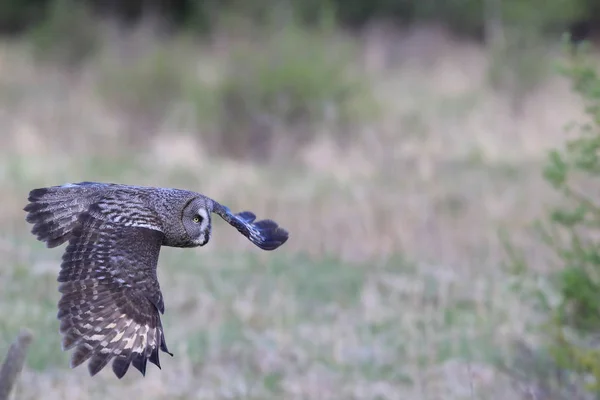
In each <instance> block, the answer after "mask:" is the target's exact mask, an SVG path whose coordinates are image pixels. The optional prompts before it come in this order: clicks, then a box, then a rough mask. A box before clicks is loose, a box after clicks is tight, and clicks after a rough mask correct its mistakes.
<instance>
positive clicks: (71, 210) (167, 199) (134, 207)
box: [24, 182, 288, 379]
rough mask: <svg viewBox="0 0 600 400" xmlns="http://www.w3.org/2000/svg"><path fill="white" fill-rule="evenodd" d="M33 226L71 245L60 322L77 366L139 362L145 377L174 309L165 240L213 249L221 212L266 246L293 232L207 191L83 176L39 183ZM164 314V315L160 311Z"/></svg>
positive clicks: (31, 209) (120, 372) (121, 366)
mask: <svg viewBox="0 0 600 400" xmlns="http://www.w3.org/2000/svg"><path fill="white" fill-rule="evenodd" d="M24 211H26V212H27V218H26V220H27V222H29V223H31V224H33V229H32V231H31V232H32V233H33V234H34V235H36V236H37V239H38V240H40V241H42V242H45V243H46V245H47V247H50V248H52V247H56V246H60V245H61V244H63V243H65V242H68V245H67V248H66V250H65V252H64V254H63V257H62V264H61V268H60V273H59V275H58V282H59V291H60V293H62V296H61V298H60V300H59V303H58V309H59V311H58V319H59V320H60V333H61V334H62V347H63V350H69V349H74V352H73V353H72V355H71V367H72V368H75V367H76V366H78V365H80V364H82V363H83V362H85V361H86V360H89V363H88V369H89V372H90V375H91V376H94V375H95V374H97V373H98V372H99V371H100V370H102V369H103V368H104V367H105V366H106V365H107V364H108V363H109V362H110V361H111V360H114V361H113V362H112V370H113V372H114V373H115V375H116V376H117V377H118V378H119V379H120V378H122V377H123V376H124V375H125V373H126V372H127V370H128V368H129V366H130V365H133V366H134V367H135V368H136V369H138V370H139V371H140V372H141V373H142V375H145V373H146V363H147V361H148V360H149V361H150V362H151V363H154V364H155V365H156V366H157V367H159V368H160V362H159V349H160V350H162V351H163V352H165V353H167V354H169V355H171V356H172V355H173V354H172V353H170V352H169V350H168V349H167V344H166V342H165V335H164V332H163V327H162V325H161V319H160V314H163V313H164V311H165V305H164V301H163V295H162V293H161V290H160V286H159V283H158V279H157V275H156V268H157V264H158V257H159V253H160V249H161V246H170V247H182V248H185V247H197V246H204V245H205V244H206V243H208V241H209V240H210V236H211V213H215V214H217V215H219V216H220V217H221V218H223V219H224V220H225V221H227V222H228V223H229V224H230V225H232V226H233V227H235V228H236V229H237V230H238V231H239V232H240V233H241V234H242V235H244V236H246V237H247V238H248V239H250V241H251V242H252V243H254V244H255V245H256V246H258V247H260V248H261V249H263V250H275V249H276V248H278V247H279V246H281V245H282V244H284V243H285V242H286V241H287V239H288V232H286V231H285V230H284V229H282V228H280V227H279V226H278V224H277V223H276V222H274V221H272V220H268V219H267V220H261V221H255V219H256V216H255V215H254V214H253V213H252V212H249V211H244V212H241V213H238V214H233V213H232V212H231V211H230V210H229V209H228V208H227V207H225V206H223V205H221V204H219V203H218V202H216V201H215V200H212V199H210V198H208V197H206V196H203V195H201V194H199V193H195V192H191V191H187V190H179V189H168V188H157V187H141V186H127V185H120V184H113V183H95V182H81V183H73V184H66V185H62V186H52V187H47V188H40V189H34V190H32V191H31V192H30V193H29V204H27V206H26V207H25V208H24ZM159 313H160V314H159Z"/></svg>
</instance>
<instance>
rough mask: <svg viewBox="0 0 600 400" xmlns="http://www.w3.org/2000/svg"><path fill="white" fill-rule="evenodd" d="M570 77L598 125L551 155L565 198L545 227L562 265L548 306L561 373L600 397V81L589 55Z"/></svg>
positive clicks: (549, 172)
mask: <svg viewBox="0 0 600 400" xmlns="http://www.w3.org/2000/svg"><path fill="white" fill-rule="evenodd" d="M562 73H563V74H564V75H565V76H566V77H567V78H569V79H570V81H571V82H572V87H573V90H574V91H575V92H576V93H578V94H579V95H580V96H581V98H582V99H583V101H584V102H585V104H586V112H587V116H588V117H589V120H590V121H592V123H583V124H581V125H578V126H577V131H576V132H574V133H576V134H575V135H574V136H575V137H574V138H573V139H571V140H569V141H568V142H567V143H566V145H565V147H564V148H563V149H556V150H554V151H552V152H551V153H550V155H549V159H548V163H547V165H546V168H545V170H544V177H545V179H546V180H547V181H548V182H549V183H550V184H551V185H552V186H553V187H554V188H555V189H556V190H557V191H558V192H559V193H560V194H561V195H562V197H563V201H562V202H561V203H560V204H559V205H557V206H555V207H554V208H552V209H551V210H550V212H549V214H548V217H547V218H546V220H545V221H542V222H541V223H540V224H539V225H538V226H539V228H540V230H539V233H540V234H541V236H540V238H541V239H542V240H543V241H544V242H545V243H546V244H547V245H548V247H549V248H550V249H551V250H552V253H553V254H554V256H555V260H557V261H558V265H559V266H560V268H559V270H558V272H556V273H552V274H551V276H550V277H549V278H550V279H549V281H550V282H551V283H552V285H551V287H552V291H551V293H545V294H544V295H542V296H541V297H542V299H541V300H542V303H544V304H545V305H546V306H547V308H545V309H544V313H545V314H546V316H547V322H546V324H545V330H544V332H545V339H546V340H545V341H546V343H547V347H546V351H547V352H548V354H550V355H551V356H552V358H553V360H554V362H555V363H556V365H557V367H558V369H559V370H560V371H561V374H563V375H564V374H567V375H569V376H571V377H573V376H575V377H579V380H578V382H579V388H580V389H585V391H587V392H588V393H590V394H593V395H594V396H596V398H599V396H600V348H599V347H598V332H599V331H600V247H599V246H598V243H597V242H598V228H599V227H600V197H598V196H597V195H596V192H597V191H596V190H595V189H593V188H594V184H595V182H596V181H597V179H598V177H599V176H600V157H598V151H599V150H600V78H599V77H598V75H597V73H596V66H595V65H594V64H592V62H591V60H590V58H589V57H587V56H586V54H585V53H581V52H575V53H574V54H573V58H572V63H571V64H570V65H568V66H567V67H565V68H562ZM511 254H512V252H511ZM520 270H522V268H520ZM584 382H585V383H584ZM578 398H581V397H578Z"/></svg>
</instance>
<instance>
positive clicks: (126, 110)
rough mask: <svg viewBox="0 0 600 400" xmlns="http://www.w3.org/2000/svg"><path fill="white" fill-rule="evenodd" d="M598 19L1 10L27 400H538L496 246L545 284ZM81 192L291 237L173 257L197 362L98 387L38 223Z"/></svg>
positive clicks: (174, 284) (527, 8)
mask: <svg viewBox="0 0 600 400" xmlns="http://www.w3.org/2000/svg"><path fill="white" fill-rule="evenodd" d="M597 11H598V4H597V2H594V1H591V0H588V1H585V0H580V1H576V0H572V1H561V0H535V1H534V0H529V1H522V0H487V1H482V0H468V1H458V0H455V1H442V0H427V1H425V0H420V1H416V0H387V1H386V0H378V1H374V0H373V1H368V0H344V1H341V0H310V1H309V0H287V1H286V0H253V1H242V0H238V1H236V0H230V1H225V0H221V1H191V0H188V1H184V0H181V1H172V2H165V1H162V2H161V1H151V0H146V1H142V0H121V1H117V0H115V1H94V0H89V1H77V2H75V1H68V0H37V1H35V0H27V1H25V0H23V1H17V0H12V1H11V0H2V1H0V29H1V31H2V37H1V39H0V129H1V130H0V185H1V186H0V187H1V195H0V199H1V200H0V201H1V204H2V205H1V206H0V228H1V229H0V257H1V258H2V260H3V262H2V266H1V268H0V354H2V355H3V354H4V353H5V351H6V349H7V348H8V346H9V344H10V342H11V341H12V339H13V338H14V336H15V335H16V333H17V332H18V331H19V329H21V328H22V327H28V328H30V329H31V330H32V331H33V332H34V334H35V341H34V342H33V344H32V348H31V351H30V353H29V355H28V359H27V365H26V367H25V369H24V371H23V374H22V376H21V379H20V381H19V383H18V385H17V387H16V390H15V392H14V398H15V399H106V398H117V397H119V398H123V397H127V396H136V398H138V397H139V398H145V399H265V400H266V399H373V400H375V399H390V400H392V399H449V400H454V399H519V398H523V399H526V398H542V397H532V396H533V395H534V394H535V393H534V392H535V390H534V389H535V384H534V383H532V382H533V380H528V378H527V377H526V376H525V377H524V378H523V377H521V378H519V379H517V378H515V376H514V374H512V375H511V374H510V373H507V372H506V370H505V368H503V367H500V365H505V364H506V363H505V361H506V360H507V359H508V358H510V357H511V356H510V355H511V354H513V353H514V350H515V341H518V342H527V341H529V342H534V341H535V340H534V339H533V338H534V337H535V336H536V334H537V333H538V330H539V328H537V327H536V325H535V321H536V313H535V311H534V310H533V309H532V308H531V307H528V305H527V303H524V302H523V301H522V299H521V298H520V297H519V296H516V295H515V294H514V291H513V290H512V289H513V284H514V283H515V279H514V276H513V275H512V274H511V273H510V272H509V271H507V269H506V268H505V258H506V254H505V253H506V252H505V249H504V246H503V242H502V240H501V239H502V237H503V236H502V235H500V234H499V232H505V233H507V235H508V236H509V237H510V238H511V240H512V241H513V242H516V243H518V244H519V245H520V246H521V247H522V248H524V249H526V253H527V256H528V259H529V260H530V266H531V268H533V269H534V270H537V271H544V270H545V269H546V268H547V263H546V262H545V258H544V254H545V253H544V249H543V246H541V245H540V244H539V243H538V242H537V241H535V240H533V239H531V237H530V236H529V235H528V230H529V229H530V224H531V223H532V221H533V220H534V219H535V218H537V217H539V216H541V215H543V213H544V212H545V207H546V206H547V205H548V204H549V203H551V202H552V201H553V199H554V198H555V197H556V193H555V192H554V191H553V190H552V188H551V187H550V185H548V184H547V183H546V182H545V181H544V178H543V174H542V166H543V164H544V163H545V162H546V159H547V152H548V150H550V149H552V148H555V147H557V146H561V145H562V143H563V142H564V141H565V138H566V136H567V133H566V129H565V126H566V125H567V124H568V123H570V122H572V121H577V120H580V119H581V118H582V116H583V113H584V107H583V103H582V101H581V100H580V98H579V97H578V96H576V94H574V93H573V92H572V90H571V85H570V83H569V82H568V80H567V79H565V77H564V76H562V75H560V74H559V73H558V72H557V70H556V66H557V65H559V64H561V63H564V62H566V61H568V60H569V57H570V53H569V52H568V51H565V47H564V46H563V44H564V43H563V41H562V40H561V38H562V35H563V34H564V33H571V34H572V40H574V41H579V40H582V39H593V37H594V32H595V27H596V23H597V22H598V20H599V16H598V14H597ZM84 180H88V181H108V182H119V183H129V184H137V185H151V186H169V187H180V188H187V189H191V190H196V191H199V192H202V193H204V194H206V195H208V196H210V197H213V198H215V199H217V200H218V201H220V202H221V203H223V204H226V205H228V206H229V207H230V208H231V209H233V210H238V211H241V210H252V211H254V212H255V213H256V214H257V215H258V216H260V217H261V218H272V219H275V220H276V221H278V222H279V223H280V224H281V225H282V226H284V227H285V228H287V229H288V230H289V231H290V240H289V241H288V242H287V243H286V244H285V245H284V246H283V247H282V248H280V249H278V250H277V251H275V252H263V251H261V250H260V249H258V248H256V247H254V246H253V245H252V244H251V243H249V242H248V241H247V240H246V239H245V238H244V237H241V236H240V235H239V234H238V233H237V232H236V231H235V230H234V229H231V227H229V226H227V225H226V224H225V223H223V222H222V221H219V220H215V226H214V235H213V239H212V241H211V242H210V243H209V244H208V245H207V246H205V247H204V248H201V249H193V250H177V249H169V248H165V249H163V251H162V254H161V259H160V263H159V273H158V274H159V280H160V282H161V286H162V289H163V294H164V297H165V304H166V314H165V315H164V318H163V325H164V327H165V335H166V339H167V343H168V344H169V348H170V350H171V351H173V352H174V353H175V356H174V357H173V358H170V357H168V356H166V355H164V354H163V355H162V356H161V362H162V366H163V369H162V370H158V369H157V368H155V367H154V366H153V365H151V366H149V367H148V372H147V375H146V377H145V378H142V377H141V376H140V375H139V373H138V372H137V371H136V370H133V369H132V370H131V371H130V372H129V373H128V374H127V375H126V377H125V378H124V379H123V380H121V381H118V380H117V379H116V378H115V377H114V375H113V374H112V372H111V371H110V368H106V369H105V370H103V371H102V372H101V373H100V374H99V375H98V376H96V377H94V378H90V377H89V376H88V373H87V369H86V366H81V367H79V368H77V369H74V370H71V369H69V368H68V363H69V361H68V360H69V355H70V353H65V352H63V351H62V350H61V346H60V335H59V333H58V321H57V319H56V312H57V309H56V304H57V301H58V299H59V293H58V291H57V282H56V277H57V274H58V270H59V264H60V257H61V254H62V251H63V250H64V248H62V247H61V248H58V249H52V250H49V249H45V247H44V245H43V244H42V243H39V242H36V240H35V237H33V236H32V235H30V234H29V230H30V228H31V227H30V226H29V225H27V224H26V223H25V221H24V216H25V214H24V212H23V211H22V208H23V207H24V205H25V204H26V200H27V194H28V192H29V190H31V189H33V188H37V187H43V186H49V185H57V184H62V183H66V182H78V181H84ZM520 279H523V280H526V279H527V278H525V277H523V278H520ZM531 279H532V284H534V282H535V280H534V278H531ZM521 283H523V282H521ZM525 372H527V369H526V368H525ZM532 393H534V394H532ZM527 396H530V397H527ZM132 398H133V397H132Z"/></svg>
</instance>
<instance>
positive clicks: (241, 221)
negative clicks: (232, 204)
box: [213, 200, 289, 250]
mask: <svg viewBox="0 0 600 400" xmlns="http://www.w3.org/2000/svg"><path fill="white" fill-rule="evenodd" d="M213 201H214V200H213ZM213 212H214V213H216V214H217V215H219V216H220V217H221V218H223V219H224V220H225V221H227V222H228V223H229V224H230V225H231V226H233V227H235V228H236V229H237V230H238V231H239V232H240V233H241V234H242V235H244V236H246V237H247V238H248V239H250V241H251V242H252V243H254V244H255V245H257V246H258V247H260V248H261V249H263V250H275V249H276V248H278V247H279V246H281V245H282V244H284V243H285V242H286V241H287V240H288V238H289V234H288V232H287V231H286V230H285V229H283V228H281V227H280V226H279V225H278V224H277V223H276V222H275V221H272V220H270V219H263V220H260V221H256V222H254V220H255V219H256V215H254V213H252V212H250V211H243V212H241V213H238V214H233V213H232V212H231V210H230V209H229V208H227V207H225V206H223V205H221V204H219V203H217V202H216V201H214V206H213Z"/></svg>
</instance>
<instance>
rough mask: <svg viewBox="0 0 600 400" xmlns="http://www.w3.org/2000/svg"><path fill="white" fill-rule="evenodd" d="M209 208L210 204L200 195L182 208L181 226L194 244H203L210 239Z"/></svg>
mask: <svg viewBox="0 0 600 400" xmlns="http://www.w3.org/2000/svg"><path fill="white" fill-rule="evenodd" d="M211 210H212V204H210V201H209V200H208V199H206V198H205V197H202V196H200V197H195V198H193V199H192V200H191V201H190V202H189V203H188V204H187V205H186V206H185V207H184V209H183V214H182V216H181V218H182V223H183V227H184V228H185V230H186V233H187V234H188V236H189V239H190V241H191V242H192V243H193V244H194V245H196V246H204V245H205V244H206V243H208V241H209V240H210V233H211V218H210V213H211Z"/></svg>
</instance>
